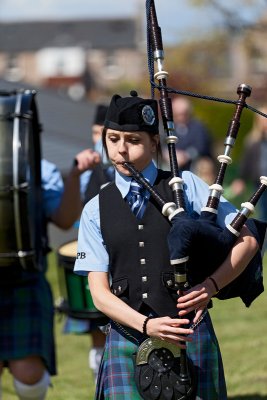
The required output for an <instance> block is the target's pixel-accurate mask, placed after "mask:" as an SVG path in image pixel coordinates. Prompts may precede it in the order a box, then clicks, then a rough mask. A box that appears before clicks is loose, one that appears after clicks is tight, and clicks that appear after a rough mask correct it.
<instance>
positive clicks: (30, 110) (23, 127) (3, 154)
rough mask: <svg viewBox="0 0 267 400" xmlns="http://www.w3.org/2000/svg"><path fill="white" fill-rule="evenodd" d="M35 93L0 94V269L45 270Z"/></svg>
mask: <svg viewBox="0 0 267 400" xmlns="http://www.w3.org/2000/svg"><path fill="white" fill-rule="evenodd" d="M35 94H36V93H35V92H34V91H31V90H21V91H13V92H3V91H1V92H0V221H1V224H0V267H12V266H16V267H18V266H21V267H23V268H25V269H36V268H37V269H41V268H42V234H41V232H42V226H43V224H42V210H41V207H40V205H41V202H42V198H41V195H42V193H41V150H40V125H39V122H38V115H37V106H36V103H35Z"/></svg>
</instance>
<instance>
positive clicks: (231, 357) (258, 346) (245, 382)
mask: <svg viewBox="0 0 267 400" xmlns="http://www.w3.org/2000/svg"><path fill="white" fill-rule="evenodd" d="M266 268H267V257H266V256H265V269H266ZM48 279H49V281H50V282H51V285H52V288H53V292H54V297H55V298H57V297H58V295H59V289H58V278H57V266H56V261H55V258H54V256H53V255H52V256H51V257H50V267H49V272H48ZM265 286H266V287H267V274H266V273H265ZM211 315H212V318H213V322H214V326H215V330H216V332H217V336H218V339H219V342H220V346H221V350H222V355H223V360H224V367H225V373H226V379H227V387H228V399H229V400H267V291H266V292H264V293H263V294H262V295H261V296H260V297H259V298H258V299H256V300H255V302H254V303H253V304H252V306H251V307H250V308H246V307H245V306H244V305H243V303H242V302H241V300H239V299H234V300H228V301H219V300H215V301H214V307H213V309H212V310H211ZM62 324H63V319H62V318H60V316H56V319H55V329H56V331H55V335H56V343H57V358H58V375H57V376H55V377H53V378H52V384H53V387H52V388H51V389H50V390H49V392H48V396H47V400H92V399H93V397H94V383H93V377H92V374H91V372H90V370H89V368H88V361H87V360H88V350H89V348H90V337H89V335H63V334H62ZM2 388H3V399H2V400H15V399H16V396H15V394H14V390H13V386H12V380H11V377H10V374H9V373H8V371H7V370H5V372H4V375H3V378H2Z"/></svg>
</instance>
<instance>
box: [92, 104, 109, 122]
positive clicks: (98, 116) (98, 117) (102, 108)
mask: <svg viewBox="0 0 267 400" xmlns="http://www.w3.org/2000/svg"><path fill="white" fill-rule="evenodd" d="M107 111H108V106H106V105H104V104H98V105H97V107H96V112H95V119H94V122H93V123H94V124H95V125H104V122H105V119H106V114H107Z"/></svg>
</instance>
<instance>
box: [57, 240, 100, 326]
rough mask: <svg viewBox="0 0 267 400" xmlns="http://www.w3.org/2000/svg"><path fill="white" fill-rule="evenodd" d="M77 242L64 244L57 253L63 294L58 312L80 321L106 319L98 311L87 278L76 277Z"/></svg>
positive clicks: (60, 287)
mask: <svg viewBox="0 0 267 400" xmlns="http://www.w3.org/2000/svg"><path fill="white" fill-rule="evenodd" d="M76 254H77V241H76V240H75V241H72V242H68V243H65V244H63V245H62V246H60V247H59V249H58V251H57V259H58V277H59V289H60V294H61V301H60V304H59V305H58V306H57V311H60V312H63V313H65V314H67V315H69V316H70V317H72V318H78V319H103V320H104V319H106V317H105V316H104V315H103V314H102V313H101V312H100V311H98V310H97V309H96V307H95V305H94V303H93V299H92V296H91V293H90V290H89V285H88V278H87V276H80V275H76V274H75V273H74V272H73V267H74V263H75V259H76Z"/></svg>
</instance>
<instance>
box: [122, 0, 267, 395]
mask: <svg viewBox="0 0 267 400" xmlns="http://www.w3.org/2000/svg"><path fill="white" fill-rule="evenodd" d="M146 10H147V22H148V29H147V32H148V56H149V57H150V56H151V54H153V60H152V58H151V57H150V58H149V62H148V65H149V72H150V78H151V87H152V97H154V90H155V88H156V89H158V91H159V95H160V99H159V105H160V110H161V115H162V122H163V127H164V131H165V133H166V144H167V147H168V152H169V159H170V171H171V179H170V181H169V185H170V187H171V190H172V193H173V197H174V202H167V201H166V200H165V199H163V198H162V197H161V196H160V195H159V193H158V192H156V191H155V189H154V188H153V187H151V185H150V184H149V183H148V182H147V181H146V179H145V178H144V177H143V176H142V174H141V173H140V172H139V171H137V170H136V169H135V168H134V166H133V165H131V164H130V163H125V166H126V167H127V168H128V170H129V171H130V172H131V175H132V176H133V178H134V179H135V180H136V181H137V182H138V183H140V184H141V185H143V186H144V187H145V188H146V189H147V190H148V191H149V193H150V195H151V197H153V198H154V199H155V201H156V202H157V203H158V204H159V205H160V206H161V208H162V214H163V215H164V216H165V217H167V218H168V219H169V220H170V222H171V229H170V232H169V234H168V238H167V240H168V247H169V253H170V263H171V265H173V267H174V280H175V287H176V288H177V291H178V290H179V293H183V291H185V290H186V289H188V288H189V287H190V286H194V285H196V284H197V283H201V282H203V281H204V280H205V279H206V278H208V277H209V276H210V275H211V274H212V273H213V272H214V271H216V270H217V269H218V268H219V266H220V265H221V264H222V262H223V261H224V260H225V259H226V258H227V256H228V254H229V252H230V251H231V249H232V248H233V246H234V245H235V243H236V241H237V239H238V237H239V234H240V231H241V229H242V227H243V226H244V224H246V226H248V228H249V229H250V231H251V232H252V233H253V235H254V236H255V237H256V239H257V241H258V243H259V248H261V247H262V245H263V242H264V237H265V232H266V224H265V223H264V222H261V221H257V220H255V219H250V218H249V217H250V215H251V214H252V213H253V211H254V208H255V206H256V204H257V202H258V200H259V199H260V196H261V195H262V193H263V192H264V190H265V189H266V187H267V177H265V176H262V177H260V184H259V187H258V189H257V190H256V191H255V193H254V194H253V195H252V197H251V198H250V199H249V201H247V202H245V203H242V205H241V207H242V209H241V210H240V211H239V212H238V213H237V214H236V216H235V217H234V219H233V221H232V222H231V223H230V224H229V225H227V226H226V227H225V228H222V227H220V226H219V225H218V223H217V214H218V208H219V206H220V198H221V195H222V193H223V186H222V185H223V181H224V176H225V172H226V169H227V166H228V165H229V164H230V163H231V162H232V159H231V157H230V153H231V150H232V148H233V146H234V144H235V141H236V138H237V134H238V131H239V127H240V118H241V115H242V111H243V109H244V108H245V107H247V104H246V98H247V97H249V96H250V94H251V87H250V86H248V85H246V84H241V85H239V86H238V88H237V94H238V96H239V97H238V100H237V101H236V102H232V103H234V104H235V105H236V108H235V111H234V114H233V117H232V119H231V121H230V124H229V128H228V131H227V135H226V139H225V142H224V146H225V151H224V154H223V155H220V156H218V161H219V162H220V168H219V171H218V174H217V177H216V179H215V182H214V183H213V184H212V185H211V186H210V187H209V189H210V194H209V197H208V200H207V203H206V205H205V206H204V207H203V209H202V210H201V214H200V216H199V218H198V219H192V218H191V217H190V216H189V215H188V213H187V212H186V206H185V204H186V202H185V197H184V190H183V183H184V182H183V179H182V178H181V176H180V171H179V167H178V162H177V158H176V142H177V140H178V138H177V136H176V134H175V126H174V121H173V112H172V103H171V98H169V96H168V93H169V92H170V91H171V90H170V88H168V87H167V77H168V72H166V71H165V70H164V65H163V64H164V50H163V44H162V37H161V29H160V27H159V25H158V21H157V15H156V9H155V4H154V0H147V1H146ZM151 60H152V61H151ZM154 64H156V65H157V69H158V70H157V72H156V73H154ZM154 79H156V80H157V81H158V84H155V81H154ZM201 97H202V98H205V97H206V98H207V97H208V96H201ZM211 99H212V98H208V100H211ZM214 99H215V98H214ZM215 284H216V282H215ZM263 290H264V288H263V279H262V258H261V254H260V250H259V251H258V252H257V254H256V255H255V256H254V257H253V259H252V260H251V261H250V263H249V264H248V266H247V267H246V268H245V270H244V271H243V272H242V273H241V274H240V275H239V276H238V277H237V278H236V279H234V280H233V281H232V282H231V283H229V284H228V285H227V286H225V287H224V288H221V289H220V290H219V291H218V293H217V294H216V297H217V298H219V299H229V298H232V297H240V298H241V299H242V300H243V302H244V303H245V305H246V306H247V307H248V306H249V305H250V304H251V303H252V301H253V300H254V299H255V298H256V297H257V296H259V295H260V294H261V293H262V292H263ZM164 346H165V344H164V345H162V344H161V345H160V344H159V343H158V341H157V340H155V344H154V345H153V338H149V339H147V340H146V341H145V342H144V344H142V345H141V346H140V351H139V353H141V356H140V354H139V357H137V363H136V364H137V371H138V372H137V375H136V384H137V387H138V389H139V392H140V395H141V396H142V398H144V399H160V400H161V399H170V400H172V399H194V398H195V393H196V385H197V379H196V372H195V370H194V367H193V366H192V363H191V361H190V359H189V358H188V356H187V354H186V350H184V349H181V350H180V354H179V357H178V358H179V361H178V362H179V367H178V369H177V367H174V366H172V367H170V368H168V367H166V368H165V369H164V368H162V364H161V363H158V364H157V363H155V359H157V357H159V348H160V349H161V350H162V349H165V353H166V354H169V353H168V352H169V349H167V348H166V347H164ZM144 354H145V356H144ZM137 355H138V354H137ZM161 357H163V358H164V356H163V353H162V354H161ZM173 358H175V355H173ZM140 360H141V361H140ZM139 361H140V362H139ZM166 365H167V363H166ZM155 382H156V384H155ZM155 386H156V387H157V390H156V389H155Z"/></svg>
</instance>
